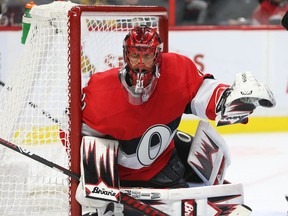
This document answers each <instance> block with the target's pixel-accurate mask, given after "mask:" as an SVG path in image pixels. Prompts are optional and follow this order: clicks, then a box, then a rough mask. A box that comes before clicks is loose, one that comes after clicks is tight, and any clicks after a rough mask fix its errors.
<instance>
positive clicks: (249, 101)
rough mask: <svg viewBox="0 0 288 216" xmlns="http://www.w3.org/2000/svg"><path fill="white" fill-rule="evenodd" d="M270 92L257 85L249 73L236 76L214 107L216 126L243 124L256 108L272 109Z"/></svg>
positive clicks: (262, 85)
mask: <svg viewBox="0 0 288 216" xmlns="http://www.w3.org/2000/svg"><path fill="white" fill-rule="evenodd" d="M275 104H276V102H275V98H274V96H273V93H272V92H271V90H270V89H269V88H268V87H267V86H266V85H265V84H263V83H259V82H258V81H257V80H256V79H255V77H254V75H253V74H252V73H251V72H245V73H240V74H237V75H236V81H235V82H234V84H233V85H232V86H231V87H230V88H228V89H226V90H225V91H224V92H223V94H222V96H221V98H220V100H219V102H218V104H217V107H216V114H217V116H216V119H215V121H216V125H217V126H221V125H227V124H235V123H242V122H245V121H246V120H247V118H248V116H249V115H250V114H251V113H252V112H253V111H254V109H256V107H257V106H262V107H274V106H275Z"/></svg>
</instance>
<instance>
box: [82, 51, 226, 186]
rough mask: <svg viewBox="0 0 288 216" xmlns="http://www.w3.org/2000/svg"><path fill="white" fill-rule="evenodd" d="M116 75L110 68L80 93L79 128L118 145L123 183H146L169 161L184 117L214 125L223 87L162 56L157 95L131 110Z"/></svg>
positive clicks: (176, 58) (188, 64)
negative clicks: (188, 115)
mask: <svg viewBox="0 0 288 216" xmlns="http://www.w3.org/2000/svg"><path fill="white" fill-rule="evenodd" d="M118 72H119V68H114V69H111V70H108V71H106V72H100V73H96V74H94V75H92V76H91V78H90V80H89V82H88V85H87V86H86V87H85V88H83V107H84V108H83V115H82V116H83V122H84V123H86V124H87V125H88V126H90V127H91V128H93V129H94V130H96V131H98V132H100V133H102V134H104V135H109V136H112V137H113V138H115V139H117V140H119V145H120V148H119V155H118V164H119V165H118V166H119V177H120V179H121V180H137V181H145V180H149V179H151V178H152V177H153V176H154V175H156V174H157V173H158V172H159V171H160V170H161V169H163V168H164V166H165V165H166V164H167V162H168V161H169V158H170V155H171V153H172V150H173V148H174V142H173V136H174V134H175V132H176V130H177V127H178V126H179V123H180V120H181V117H182V114H183V113H190V114H194V115H197V116H199V117H201V118H209V119H212V120H214V119H215V106H216V103H217V101H218V98H219V96H220V95H221V93H222V92H223V90H225V89H226V88H227V85H225V84H221V83H219V82H218V81H216V80H215V79H214V78H213V76H212V75H209V74H205V75H203V74H202V73H201V72H199V71H198V70H197V68H196V65H195V64H194V63H193V62H192V61H191V60H190V59H189V58H187V57H185V56H182V55H179V54H175V53H164V54H163V56H162V63H161V68H160V78H159V81H158V84H157V87H156V89H155V91H154V92H153V94H152V95H151V97H150V98H149V100H148V101H147V102H145V103H143V104H141V105H132V104H130V103H129V102H128V100H127V98H126V95H125V94H124V93H123V91H125V90H124V89H123V87H122V85H121V83H120V81H119V79H118Z"/></svg>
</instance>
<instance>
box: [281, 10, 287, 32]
mask: <svg viewBox="0 0 288 216" xmlns="http://www.w3.org/2000/svg"><path fill="white" fill-rule="evenodd" d="M281 25H282V26H283V27H284V28H285V29H286V30H287V31H288V11H287V12H286V13H285V15H284V16H283V18H282V20H281Z"/></svg>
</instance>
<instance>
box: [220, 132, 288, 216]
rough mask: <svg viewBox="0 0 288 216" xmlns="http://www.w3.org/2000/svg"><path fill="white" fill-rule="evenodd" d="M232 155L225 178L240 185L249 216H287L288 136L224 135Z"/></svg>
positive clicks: (276, 134) (287, 134) (267, 134)
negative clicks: (249, 209)
mask: <svg viewBox="0 0 288 216" xmlns="http://www.w3.org/2000/svg"><path fill="white" fill-rule="evenodd" d="M223 137H224V139H225V140H226V142H227V145H228V147H229V150H230V153H231V165H230V166H229V167H228V170H227V173H226V177H225V178H226V179H227V180H228V181H230V182H231V183H242V184H243V187H244V200H245V204H246V205H247V206H249V207H250V208H252V211H253V212H252V214H251V216H287V215H288V214H287V212H288V202H287V201H286V199H285V194H288V133H253V134H237V135H236V134H233V135H223Z"/></svg>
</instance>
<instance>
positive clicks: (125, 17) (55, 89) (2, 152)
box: [0, 1, 168, 216]
mask: <svg viewBox="0 0 288 216" xmlns="http://www.w3.org/2000/svg"><path fill="white" fill-rule="evenodd" d="M31 15H32V18H31V27H30V31H29V34H28V37H27V40H26V43H25V45H24V48H23V55H22V58H21V59H20V61H19V62H18V63H17V66H16V67H15V69H13V70H12V71H10V77H9V78H8V82H7V83H6V85H5V86H4V88H2V89H1V92H0V101H1V103H0V121H1V122H0V137H1V138H2V139H5V140H7V141H9V142H12V143H14V144H17V145H18V146H19V147H23V148H24V149H27V150H29V151H31V152H33V153H34V154H37V155H39V156H41V157H43V158H45V159H47V160H49V161H52V162H54V163H56V164H58V165H60V166H62V167H65V168H67V169H69V170H71V171H73V172H75V173H78V174H79V173H80V168H79V164H80V161H79V160H80V155H79V148H80V142H81V88H82V87H83V86H84V85H86V83H87V81H88V79H89V77H90V75H91V74H92V73H95V72H101V71H104V70H106V69H108V68H110V67H118V66H121V65H122V64H123V62H122V59H123V58H122V42H123V39H124V36H125V35H126V34H127V33H128V31H129V29H131V28H132V27H134V26H137V25H139V24H146V25H148V26H151V27H154V28H156V29H157V30H158V31H159V33H160V36H161V38H162V40H163V42H164V51H167V49H168V48H167V42H168V18H167V12H166V10H165V9H164V8H162V7H156V6H155V7H153V6H152V7H147V6H146V7H141V6H82V5H77V4H73V3H71V2H62V1H55V2H53V3H51V4H47V5H41V6H34V7H33V8H32V10H31ZM19 42H20V41H19ZM77 186H78V182H77V181H76V180H73V179H70V178H69V177H67V176H65V175H64V174H62V173H60V172H57V171H55V170H53V169H51V168H50V167H47V166H45V165H43V164H41V163H39V162H37V161H34V160H32V159H30V158H28V157H25V156H24V155H22V154H17V153H16V152H14V151H12V150H11V149H9V148H6V147H4V146H2V145H0V215H5V216H7V215H13V216H15V215H21V216H23V215H29V216H30V215H37V216H39V215H40V214H41V215H44V216H45V215H49V216H51V215H53V216H54V215H72V216H73V215H77V216H79V215H81V207H80V205H79V204H78V203H77V201H76V200H75V193H76V188H77Z"/></svg>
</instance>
